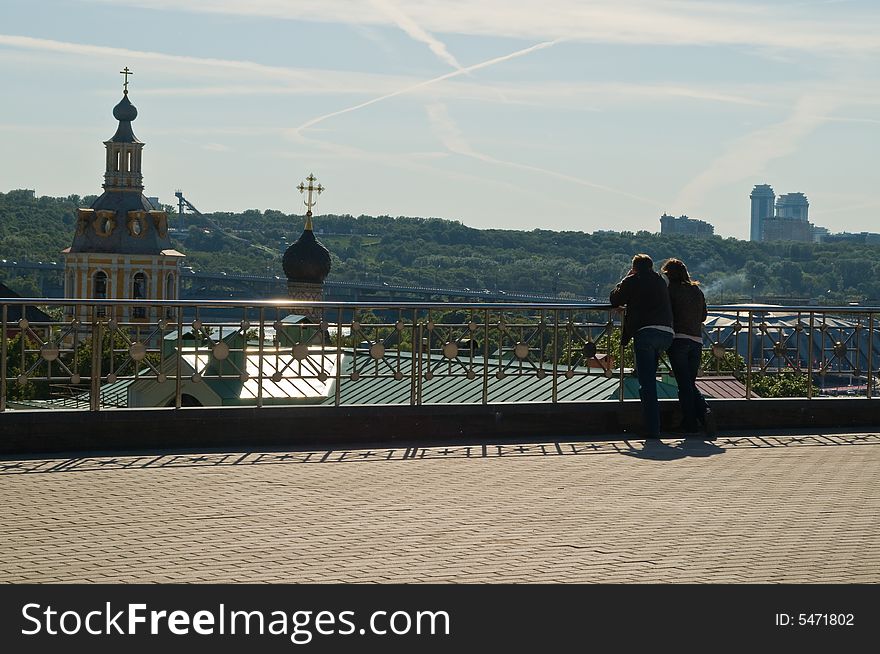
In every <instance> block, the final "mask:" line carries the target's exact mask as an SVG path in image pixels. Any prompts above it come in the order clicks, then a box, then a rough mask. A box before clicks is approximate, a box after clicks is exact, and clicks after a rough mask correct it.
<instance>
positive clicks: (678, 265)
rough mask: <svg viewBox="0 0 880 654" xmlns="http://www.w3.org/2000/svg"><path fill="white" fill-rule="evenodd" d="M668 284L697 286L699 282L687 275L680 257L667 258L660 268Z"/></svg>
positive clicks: (685, 267)
mask: <svg viewBox="0 0 880 654" xmlns="http://www.w3.org/2000/svg"><path fill="white" fill-rule="evenodd" d="M660 272H662V273H663V274H664V275H666V278H667V279H668V280H669V283H670V284H684V285H685V286H699V285H700V282H698V281H696V280H694V279H691V277H690V275H688V269H687V266H686V265H684V262H683V261H681V260H680V259H669V260H667V261H666V263H664V264H663V268H661V269H660Z"/></svg>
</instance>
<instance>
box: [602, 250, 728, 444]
mask: <svg viewBox="0 0 880 654" xmlns="http://www.w3.org/2000/svg"><path fill="white" fill-rule="evenodd" d="M660 272H662V273H663V275H665V276H666V279H664V278H663V277H662V276H661V275H659V274H658V273H657V272H655V271H654V262H653V261H652V260H651V257H649V256H648V255H647V254H637V255H636V256H634V257H633V260H632V268H631V269H630V271H629V272H628V273H627V275H626V277H624V278H623V279H622V280H620V282H619V283H618V284H617V286H615V287H614V290H613V291H611V297H610V300H611V306H614V307H622V306H625V307H626V315H625V317H624V320H623V338H622V341H623V345H624V346H626V344H627V343H629V341H630V340H632V341H633V350H634V352H635V362H636V375H637V376H638V379H639V397H640V398H641V403H642V415H643V417H644V422H645V434H644V435H645V437H646V438H659V437H660V403H659V402H658V400H657V364H658V362H659V360H660V354H661V353H663V352H667V353H668V355H669V363H670V364H671V366H672V373H673V374H674V375H675V381H676V382H677V384H678V401H679V405H680V406H681V413H682V423H681V427H680V428H679V429H676V430H674V431H677V432H679V433H684V434H691V433H697V432H700V431H705V434H706V438H707V439H709V440H711V439H714V437H715V421H714V418H713V416H712V412H711V411H710V410H709V405H708V404H706V400H705V398H704V397H703V395H702V393H700V391H699V390H697V387H696V379H697V373H698V371H699V369H700V354H701V352H702V349H703V329H702V327H703V321H704V320H706V315H707V311H706V298H705V297H704V295H703V292H702V291H701V290H700V287H699V285H698V282H695V281H693V280H691V278H690V276H689V275H688V270H687V267H686V266H685V265H684V263H682V262H681V261H679V260H678V259H669V260H668V261H666V263H664V264H663V267H662V269H661V270H660Z"/></svg>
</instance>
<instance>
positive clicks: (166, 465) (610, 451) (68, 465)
mask: <svg viewBox="0 0 880 654" xmlns="http://www.w3.org/2000/svg"><path fill="white" fill-rule="evenodd" d="M853 445H880V434H874V433H829V432H825V433H817V434H810V435H803V434H800V435H796V434H792V433H790V432H788V431H785V432H781V433H780V432H776V433H773V432H761V433H754V434H749V433H741V434H738V435H725V436H720V437H719V438H718V440H716V441H714V442H707V441H702V440H697V439H675V440H664V441H659V442H657V441H651V442H647V443H646V442H645V441H643V440H638V441H630V440H616V441H614V440H570V441H549V442H540V443H536V442H534V441H531V442H529V441H522V442H516V441H509V440H508V441H504V442H498V441H490V440H482V441H480V440H472V441H467V442H463V441H461V440H458V441H449V442H448V443H447V444H433V445H431V446H428V447H424V446H422V445H419V444H416V443H413V444H407V443H400V444H395V445H394V446H393V447H389V446H388V445H387V444H384V445H383V444H376V445H374V446H373V447H366V446H364V447H353V448H324V449H320V448H318V449H315V448H312V449H304V448H303V449H290V450H284V451H280V450H250V451H247V452H228V451H219V450H213V451H212V450H203V451H198V452H193V451H181V450H177V451H168V450H164V451H153V452H140V453H125V454H120V453H113V452H105V453H96V454H90V455H89V456H80V455H78V454H76V453H70V454H67V455H59V456H56V457H51V458H39V459H36V458H28V457H23V456H17V457H6V458H0V475H11V474H49V473H62V472H67V473H73V472H99V471H115V472H118V471H124V470H141V471H143V470H161V469H170V468H193V467H225V466H243V465H284V464H308V465H314V464H329V463H406V462H414V461H424V462H434V463H440V462H442V461H444V460H450V459H482V460H495V461H503V460H509V459H512V458H516V459H520V458H525V459H529V458H531V459H539V458H547V457H570V456H581V455H601V454H604V455H622V456H628V457H633V458H637V459H644V460H649V461H674V460H678V459H683V458H687V457H694V458H705V457H710V456H715V455H719V454H724V453H726V452H728V451H731V450H736V449H786V448H801V447H841V446H853Z"/></svg>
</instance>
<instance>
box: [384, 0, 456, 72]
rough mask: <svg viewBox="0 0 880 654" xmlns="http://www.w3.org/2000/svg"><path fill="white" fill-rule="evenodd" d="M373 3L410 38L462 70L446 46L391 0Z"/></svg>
mask: <svg viewBox="0 0 880 654" xmlns="http://www.w3.org/2000/svg"><path fill="white" fill-rule="evenodd" d="M372 3H373V5H375V6H376V7H377V8H378V9H379V10H381V11H382V12H384V13H385V15H387V16H388V17H389V18H390V19H391V20H393V21H394V22H395V24H396V25H397V26H398V27H399V28H400V29H402V30H403V31H404V32H406V33H407V34H408V35H409V36H411V37H412V38H413V39H415V40H416V41H420V42H421V43H424V44H425V45H427V46H428V48H429V49H430V50H431V52H433V53H434V54H435V55H437V56H438V57H439V58H440V59H442V60H443V61H445V62H446V63H447V64H449V65H450V66H452V67H453V68H455V69H456V70H461V68H462V65H461V64H460V63H458V60H457V59H456V58H455V57H454V56H453V55H452V53H451V52H449V50H448V49H447V47H446V45H445V44H444V43H443V42H441V41H440V40H439V39H437V38H436V37H435V36H434V35H432V34H430V33H428V31H427V30H425V29H423V28H422V27H421V26H420V25H418V24H417V23H416V22H415V21H414V20H413V19H412V18H410V17H409V16H408V15H406V14H405V13H404V12H402V11H401V10H400V8H399V7H397V6H396V5H395V4H393V3H392V2H391V0H372Z"/></svg>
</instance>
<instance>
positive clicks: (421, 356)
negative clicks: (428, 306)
mask: <svg viewBox="0 0 880 654" xmlns="http://www.w3.org/2000/svg"><path fill="white" fill-rule="evenodd" d="M430 315H431V314H430V312H429V313H428V316H429V318H428V319H429V320H430ZM417 331H418V337H419V342H418V345H417V347H418V348H419V350H418V357H417V359H416V361H417V363H418V366H417V368H416V369H415V370H414V372H415V375H416V387H415V397H414V398H413V404H414V405H415V406H421V404H422V379H423V371H424V360H425V350H424V343H423V342H422V339H423V338H425V336H424V334H425V330H424V325H423V324H422V323H421V321H420V322H419V328H418V330H417ZM430 355H431V348H430V347H428V356H429V357H430ZM429 361H430V360H429ZM428 365H429V367H430V363H429V364H428Z"/></svg>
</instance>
